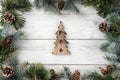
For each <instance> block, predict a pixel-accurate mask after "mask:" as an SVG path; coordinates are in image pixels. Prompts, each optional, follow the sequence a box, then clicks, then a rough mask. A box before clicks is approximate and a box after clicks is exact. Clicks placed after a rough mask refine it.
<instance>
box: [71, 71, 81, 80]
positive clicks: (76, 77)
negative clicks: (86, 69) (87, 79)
mask: <svg viewBox="0 0 120 80" xmlns="http://www.w3.org/2000/svg"><path fill="white" fill-rule="evenodd" d="M71 80H80V72H79V71H78V70H76V71H75V72H74V73H73V75H72V78H71Z"/></svg>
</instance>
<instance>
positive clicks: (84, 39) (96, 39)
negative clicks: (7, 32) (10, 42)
mask: <svg viewBox="0 0 120 80" xmlns="http://www.w3.org/2000/svg"><path fill="white" fill-rule="evenodd" d="M20 40H56V39H54V38H49V39H47V38H21V39H20ZM66 40H103V41H106V40H107V39H66Z"/></svg>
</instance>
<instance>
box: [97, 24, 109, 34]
mask: <svg viewBox="0 0 120 80" xmlns="http://www.w3.org/2000/svg"><path fill="white" fill-rule="evenodd" d="M99 30H100V31H101V32H107V31H108V25H107V23H101V24H100V25H99Z"/></svg>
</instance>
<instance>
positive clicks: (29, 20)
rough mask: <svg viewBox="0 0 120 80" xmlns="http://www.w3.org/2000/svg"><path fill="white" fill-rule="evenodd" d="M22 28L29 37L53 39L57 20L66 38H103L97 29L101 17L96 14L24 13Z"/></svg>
mask: <svg viewBox="0 0 120 80" xmlns="http://www.w3.org/2000/svg"><path fill="white" fill-rule="evenodd" d="M25 17H26V24H25V27H24V28H23V29H22V30H23V31H24V32H25V34H26V35H27V37H26V38H29V39H36V38H37V39H55V38H56V35H55V32H56V31H57V29H58V25H59V21H60V20H61V21H63V24H64V27H65V31H66V32H67V34H68V36H67V38H68V39H104V36H103V35H104V34H103V33H101V32H100V31H99V29H98V25H99V24H100V23H101V22H103V19H102V18H100V17H99V16H98V15H87V16H86V15H61V16H57V15H39V14H36V15H26V16H25Z"/></svg>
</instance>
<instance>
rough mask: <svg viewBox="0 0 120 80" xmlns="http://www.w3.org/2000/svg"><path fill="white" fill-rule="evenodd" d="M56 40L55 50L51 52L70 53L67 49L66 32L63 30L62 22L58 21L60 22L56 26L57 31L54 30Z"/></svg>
mask: <svg viewBox="0 0 120 80" xmlns="http://www.w3.org/2000/svg"><path fill="white" fill-rule="evenodd" d="M56 35H57V40H56V41H55V43H54V44H55V50H54V51H53V54H70V52H69V50H68V46H67V44H68V42H67V41H66V37H65V35H66V32H65V31H64V26H63V24H62V22H61V21H60V24H59V26H58V31H57V32H56Z"/></svg>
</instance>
